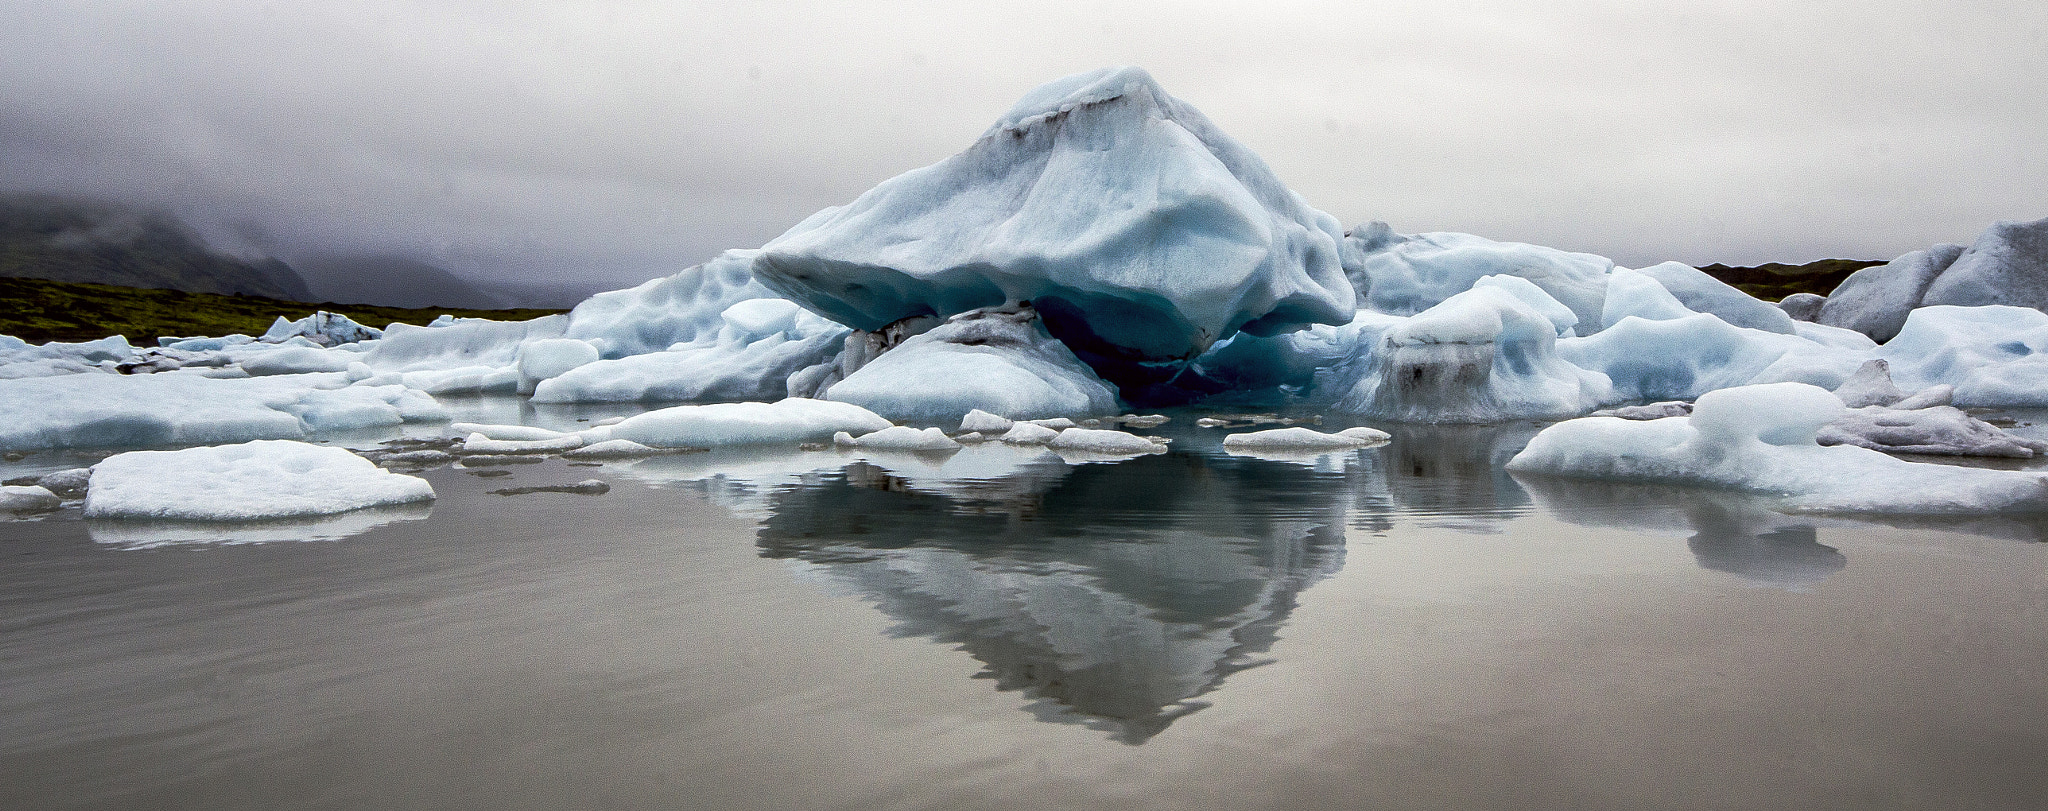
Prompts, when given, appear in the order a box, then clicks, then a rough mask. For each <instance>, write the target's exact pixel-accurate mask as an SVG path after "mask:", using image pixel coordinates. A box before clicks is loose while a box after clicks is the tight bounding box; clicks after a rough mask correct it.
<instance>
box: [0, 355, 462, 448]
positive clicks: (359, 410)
mask: <svg viewBox="0 0 2048 811" xmlns="http://www.w3.org/2000/svg"><path fill="white" fill-rule="evenodd" d="M346 383H347V380H346V378H344V377H342V376H341V375H284V376H278V377H257V378H242V379H233V380H216V379H212V378H206V377H200V376H196V375H191V374H187V373H185V372H169V373H165V374H154V375H102V374H90V375H67V376H64V377H42V378H26V379H20V380H0V414H6V415H8V416H7V418H6V419H5V420H0V448H70V447H102V448H107V447H113V448H119V447H129V448H135V447H150V446H159V445H187V444H213V443H224V442H243V441H247V440H251V439H296V438H299V437H303V436H305V435H306V433H307V432H309V431H321V430H341V429H355V428H378V427H389V426H394V425H399V424H402V423H405V422H416V421H428V420H439V419H447V416H448V415H447V412H446V411H444V410H442V409H441V407H440V406H439V404H438V403H435V402H434V400H433V398H432V397H429V396H427V395H424V394H421V393H419V392H416V391H407V390H405V389H403V388H401V387H397V386H388V387H375V386H349V387H347V388H343V386H344V385H346Z"/></svg>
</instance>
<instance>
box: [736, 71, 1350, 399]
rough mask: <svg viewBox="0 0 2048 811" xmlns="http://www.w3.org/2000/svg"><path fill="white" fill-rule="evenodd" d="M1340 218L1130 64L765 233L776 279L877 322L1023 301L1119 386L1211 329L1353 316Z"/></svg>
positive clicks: (1193, 348) (1158, 366) (1212, 335)
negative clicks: (769, 235)
mask: <svg viewBox="0 0 2048 811" xmlns="http://www.w3.org/2000/svg"><path fill="white" fill-rule="evenodd" d="M1341 238H1342V235H1341V229H1340V227H1339V225H1338V224H1337V221H1336V220H1335V219H1334V218H1332V217H1330V216H1329V215H1327V214H1324V213H1322V212H1320V211H1317V210H1315V209H1313V208H1310V207H1309V206H1308V205H1307V204H1306V203H1305V202H1303V201H1302V200H1301V198H1300V197H1298V196H1297V195H1295V194H1294V193H1293V192H1291V191H1289V190H1288V189H1287V188H1286V187H1285V186H1283V185H1282V184H1281V183H1280V181H1279V180H1278V179H1277V178H1275V177H1274V176H1273V174H1272V172H1271V170H1270V169H1268V168H1267V167H1266V165H1265V162H1264V161H1262V160H1260V159H1259V158H1258V156H1256V155H1254V154H1252V152H1251V151H1250V150H1248V149H1246V148H1244V147H1243V146H1242V145H1240V144H1239V143H1237V142H1236V141H1235V140H1233V139H1231V138H1230V137H1229V136H1227V135H1225V134H1223V132H1222V131H1220V130H1218V129H1217V128H1216V127H1215V125H1213V124H1211V123H1210V122H1209V120H1208V119H1207V118H1205V117H1204V116H1203V115H1202V114H1201V113H1199V112H1197V111H1195V110H1194V109H1193V108H1192V107H1189V106H1188V105H1186V104H1185V103H1183V102H1181V101H1179V100H1177V99H1174V98H1173V97H1171V96H1168V95H1167V94H1166V93H1165V91H1164V90H1162V89H1161V88H1160V87H1159V85H1158V84H1157V83H1156V82H1154V81H1153V79H1152V77H1151V76H1149V75H1148V74H1146V73H1145V71H1143V70H1140V69H1137V68H1107V69H1103V70H1098V71H1093V72H1090V73H1083V74H1078V75H1075V76H1070V77H1067V78H1064V79H1060V80H1058V81H1055V82H1052V83H1049V84H1047V85H1045V86H1043V87H1040V88H1038V89H1036V90H1033V91H1032V92H1031V93H1029V94H1027V95H1026V96H1025V97H1024V98H1023V99H1022V100H1020V101H1019V102H1018V103H1017V104H1016V106H1015V107H1013V108H1012V109H1011V110H1010V112H1008V113H1006V114H1005V115H1004V116H1003V117H1002V118H1001V119H1000V120H998V121H997V122H996V123H995V125H994V126H992V127H990V128H989V129H988V131H987V132H985V133H983V134H982V136H981V137H980V138H979V139H978V140H977V141H975V143H974V144H973V145H972V146H970V147H968V149H967V150H966V151H964V152H962V153H960V154H958V155H955V156H954V157H952V158H949V159H947V160H945V161H941V162H939V163H937V164H934V165H932V166H929V167H926V168H923V169H918V170H914V171H911V172H907V173H905V174H903V175H899V176H897V177H895V178H893V179H891V180H888V181H885V182H883V183H882V184H881V185H879V186H876V187H875V188H874V189H872V190H870V191H868V192H867V193H865V194H862V195H861V196H860V197H859V198H858V199H856V200H854V201H853V202H852V203H850V204H848V205H846V206H844V207H840V208H831V209H826V210H824V211H821V212H818V213H817V214H815V215H813V216H812V217H811V218H809V219H807V220H805V221H803V222H802V223H799V224H798V225H796V226H795V227H793V228H791V229H790V230H789V231H788V232H787V233H784V234H783V235H782V236H780V237H777V238H776V239H774V240H772V241H770V242H769V243H768V244H767V245H766V246H764V247H763V248H762V250H761V253H760V255H759V256H758V257H756V259H755V260H754V273H755V275H756V276H757V277H758V278H759V279H760V281H761V282H762V283H763V284H766V285H767V286H769V287H770V288H772V289H774V290H776V291H778V292H780V293H782V294H784V295H786V296H788V297H790V298H792V299H794V300H797V301H800V302H803V303H804V304H805V305H807V306H809V307H811V308H813V309H815V310H817V311H818V312H820V313H822V314H824V315H825V316H827V317H829V318H832V319H833V320H836V321H839V322H840V323H844V324H847V325H849V326H852V327H855V328H858V329H864V330H876V329H880V328H881V327H882V326H884V325H887V324H889V323H891V322H895V321H898V320H900V319H903V318H907V317H911V316H918V315H939V316H947V315H952V314H955V313H960V312H965V311H967V310H972V309H977V308H981V307H991V306H998V305H1002V304H1005V303H1008V302H1013V301H1022V302H1029V303H1031V304H1032V305H1033V306H1035V307H1036V308H1037V309H1038V311H1039V312H1040V313H1041V314H1042V315H1043V316H1044V317H1045V319H1046V324H1047V327H1048V328H1049V329H1050V330H1051V332H1052V334H1053V335H1054V336H1057V337H1059V338H1060V339H1061V340H1062V341H1063V342H1065V343H1066V344H1067V345H1068V346H1069V347H1070V348H1072V349H1073V350H1074V351H1075V352H1076V353H1077V354H1079V355H1081V356H1082V358H1083V360H1084V361H1086V362H1088V363H1089V364H1090V365H1091V366H1092V367H1093V368H1095V369H1096V370H1097V371H1098V372H1099V373H1101V374H1103V375H1104V376H1105V377H1108V378H1109V379H1110V380H1112V381H1113V382H1118V383H1119V384H1122V383H1124V382H1125V381H1127V380H1129V381H1137V382H1149V381H1153V380H1157V379H1163V378H1164V377H1168V376H1170V375H1171V373H1172V372H1174V371H1177V370H1178V369H1179V368H1180V366H1181V365H1183V364H1184V363H1185V361H1187V360H1188V359H1191V358H1193V357H1194V356H1195V355H1196V354H1198V353H1200V352H1201V351H1202V350H1204V349H1206V348H1208V347H1209V345H1210V344H1212V343H1213V342H1215V341H1216V340H1218V339H1221V338H1225V337H1228V336H1229V335H1230V334H1231V333H1233V332H1236V331H1237V330H1240V329H1243V330H1246V331H1250V332H1254V333H1259V334H1272V333H1274V332H1277V331H1283V330H1286V329H1290V328H1293V327H1295V326H1298V325H1303V324H1309V323H1319V322H1320V323H1331V324H1337V323H1343V322H1344V321H1347V320H1349V319H1350V317H1351V312H1352V309H1353V306H1354V303H1355V299H1354V293H1353V291H1352V289H1351V284H1350V282H1349V281H1348V280H1347V279H1346V278H1345V276H1344V272H1343V267H1342V266H1341V264H1340V260H1339V248H1338V244H1337V243H1338V241H1339V240H1340V239H1341Z"/></svg>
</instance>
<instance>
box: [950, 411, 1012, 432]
mask: <svg viewBox="0 0 2048 811" xmlns="http://www.w3.org/2000/svg"><path fill="white" fill-rule="evenodd" d="M1015 423H1016V420H1012V419H1010V418H1009V417H1005V416H1002V415H1000V414H990V413H988V412H986V411H983V410H981V409H978V408H977V409H972V410H969V411H968V412H967V416H964V417H961V418H960V430H962V431H973V432H977V433H983V434H1000V433H1002V432H1004V431H1008V430H1010V426H1011V425H1014V424H1015Z"/></svg>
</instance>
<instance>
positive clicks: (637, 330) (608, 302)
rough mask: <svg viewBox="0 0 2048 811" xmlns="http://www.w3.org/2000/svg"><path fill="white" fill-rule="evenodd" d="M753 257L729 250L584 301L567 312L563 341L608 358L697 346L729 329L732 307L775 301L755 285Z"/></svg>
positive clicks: (748, 251) (742, 251)
mask: <svg viewBox="0 0 2048 811" xmlns="http://www.w3.org/2000/svg"><path fill="white" fill-rule="evenodd" d="M755 253H756V252H755V251H750V250H735V251H726V252H725V253H722V254H719V255H718V256H717V257H716V258H713V259H712V260H711V261H709V262H705V263H704V264H702V265H696V266H693V267H689V268H685V269H684V270H682V271H681V272H678V273H676V274H675V275H673V276H664V277H662V278H659V279H654V280H652V281H649V282H647V283H645V284H642V285H640V286H638V287H633V288H628V289H625V290H613V291H611V292H608V293H599V294H597V295H594V296H591V297H590V298H588V299H584V300H583V302H582V303H581V304H578V305H576V308H575V309H573V310H570V311H569V317H568V321H569V326H568V328H567V329H566V330H565V332H564V333H563V334H564V337H569V338H576V339H580V340H583V341H587V342H589V343H590V344H591V345H592V346H595V347H597V348H598V349H599V351H600V353H601V354H602V355H603V356H604V357H606V358H623V357H626V356H628V355H641V354H646V353H648V352H659V351H661V350H664V349H667V348H669V347H671V346H674V345H676V344H687V343H695V342H696V341H698V339H700V338H703V337H706V336H707V335H708V334H709V333H714V332H717V331H719V330H720V329H722V328H724V327H725V326H726V322H725V320H724V319H723V318H721V316H722V315H723V314H724V313H725V311H726V310H727V309H728V308H730V307H732V305H734V304H738V303H740V302H742V301H746V300H749V299H758V298H774V297H775V294H774V293H771V292H769V291H768V289H767V288H765V287H762V286H761V285H760V284H759V283H758V282H755V281H754V273H753V270H752V269H751V268H752V265H753V262H754V255H755Z"/></svg>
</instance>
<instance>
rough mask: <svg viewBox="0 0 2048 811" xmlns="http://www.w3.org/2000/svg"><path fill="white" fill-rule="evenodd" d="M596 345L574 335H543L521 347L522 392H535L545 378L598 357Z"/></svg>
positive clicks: (519, 366) (554, 376)
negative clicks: (561, 336) (549, 336)
mask: <svg viewBox="0 0 2048 811" xmlns="http://www.w3.org/2000/svg"><path fill="white" fill-rule="evenodd" d="M597 358H598V354H597V347H595V346H591V345H590V342H589V341H579V340H576V339H574V338H542V339H540V340H537V341H528V342H526V343H524V344H521V345H520V347H519V355H518V361H517V362H516V364H515V365H516V366H517V367H518V368H519V392H520V393H521V394H532V393H533V388H534V386H536V385H538V384H539V383H540V382H541V381H543V380H549V379H552V378H557V377H561V376H562V375H564V374H567V373H568V372H569V371H570V370H571V369H575V368H576V367H579V366H582V365H584V364H588V363H593V362H595V361H596V360H597Z"/></svg>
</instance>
